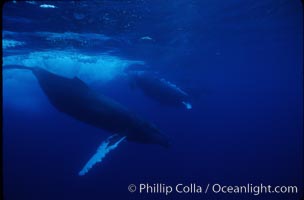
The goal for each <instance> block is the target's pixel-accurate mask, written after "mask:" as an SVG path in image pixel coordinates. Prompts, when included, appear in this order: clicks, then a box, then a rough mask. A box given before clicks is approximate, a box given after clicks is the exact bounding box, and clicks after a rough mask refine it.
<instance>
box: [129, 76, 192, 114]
mask: <svg viewBox="0 0 304 200" xmlns="http://www.w3.org/2000/svg"><path fill="white" fill-rule="evenodd" d="M128 78H129V80H130V84H131V85H132V86H133V85H135V86H137V87H138V88H140V89H141V90H142V91H143V92H144V94H146V95H147V96H149V97H151V98H153V99H155V100H156V101H158V102H160V103H162V104H165V105H169V106H176V107H181V106H184V107H185V108H186V109H188V110H190V109H192V105H191V103H190V101H189V100H190V97H189V95H188V94H187V93H186V92H185V91H183V90H182V89H180V88H179V87H177V86H176V85H175V84H173V83H171V82H169V81H167V80H166V79H164V78H159V77H158V76H156V75H155V74H154V73H151V72H146V71H130V72H128Z"/></svg>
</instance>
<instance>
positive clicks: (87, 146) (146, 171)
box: [3, 0, 303, 200]
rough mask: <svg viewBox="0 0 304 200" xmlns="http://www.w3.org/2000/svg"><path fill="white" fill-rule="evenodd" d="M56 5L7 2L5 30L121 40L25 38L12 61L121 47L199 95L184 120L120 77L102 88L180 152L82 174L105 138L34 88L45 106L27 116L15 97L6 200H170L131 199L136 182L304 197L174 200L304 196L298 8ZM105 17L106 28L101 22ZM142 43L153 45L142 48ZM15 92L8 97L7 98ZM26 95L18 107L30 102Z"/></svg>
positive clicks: (292, 2)
mask: <svg viewBox="0 0 304 200" xmlns="http://www.w3.org/2000/svg"><path fill="white" fill-rule="evenodd" d="M49 3H50V4H53V5H56V6H57V8H56V9H42V8H39V4H42V3H39V2H37V4H38V5H37V4H29V3H25V2H17V3H15V4H14V3H7V4H5V5H4V7H3V30H4V31H12V32H17V33H25V32H43V31H44V32H57V33H62V32H75V33H80V34H82V33H99V34H104V35H107V36H109V37H112V38H115V40H113V41H108V42H106V43H102V44H100V43H96V44H95V45H87V46H86V45H84V46H83V45H80V44H78V43H73V42H71V43H65V42H61V43H59V44H57V45H56V44H53V46H52V45H50V44H49V43H47V42H45V41H44V40H42V39H41V38H40V39H39V38H31V37H32V36H26V35H24V34H20V36H19V40H26V41H27V43H26V45H25V46H22V47H16V48H11V49H7V50H4V52H3V53H4V56H8V55H17V54H18V53H23V54H24V53H27V52H33V51H37V50H46V49H47V50H48V51H50V50H52V49H53V48H54V49H58V48H60V49H61V50H65V49H66V48H71V47H72V48H74V49H77V50H78V51H79V52H85V53H88V54H94V53H102V52H103V51H106V50H113V52H112V53H111V55H115V56H119V57H121V58H124V59H134V60H142V61H145V63H146V65H148V66H149V67H150V69H152V70H154V71H158V72H159V73H160V74H161V75H162V76H164V77H166V78H167V79H168V80H170V81H171V80H172V81H173V82H175V83H177V85H180V86H181V87H182V88H192V89H193V90H195V91H200V92H201V93H202V95H200V96H199V97H195V98H193V100H192V101H193V102H192V103H193V109H192V110H190V111H186V110H183V109H178V108H170V107H165V106H163V105H159V104H158V103H155V102H153V101H152V100H151V99H149V98H147V97H146V96H144V95H143V94H142V93H141V92H140V91H138V90H132V89H130V88H129V87H128V86H127V85H126V84H125V83H124V80H120V79H115V80H114V81H112V82H110V83H109V84H108V85H106V86H104V87H103V88H104V90H105V91H104V93H106V94H108V95H109V96H111V97H112V98H114V99H116V100H117V101H119V102H120V103H122V104H124V105H126V106H128V107H129V108H130V109H131V110H132V111H134V112H136V113H138V114H140V115H141V116H143V117H144V118H145V119H148V120H150V121H153V122H154V123H155V124H156V125H157V126H158V127H160V128H161V129H162V130H164V132H165V133H166V134H167V135H168V136H169V137H170V138H171V141H172V147H171V148H169V149H163V148H161V147H159V146H153V145H141V144H134V143H123V144H122V145H121V146H119V148H117V149H116V150H115V151H113V152H111V153H110V154H109V156H107V157H106V158H105V159H104V161H103V162H102V163H101V164H99V165H97V166H95V167H94V168H93V169H92V170H91V171H90V172H89V173H88V174H87V175H86V176H84V177H79V176H78V175H77V173H78V171H79V170H80V169H81V167H82V166H83V165H84V164H85V162H86V161H87V160H88V158H89V157H90V156H91V154H92V153H93V152H94V151H95V150H96V148H97V146H98V145H99V143H100V142H101V141H102V140H104V139H105V138H106V137H107V136H108V134H107V133H106V132H104V131H102V130H99V129H96V128H94V127H91V126H89V125H86V124H83V123H81V122H78V121H76V120H74V119H72V118H70V117H69V116H67V115H65V114H62V113H60V112H58V111H57V110H55V109H54V108H53V107H52V106H51V105H50V104H49V102H48V100H47V98H46V97H45V96H44V94H43V92H42V91H41V90H40V88H39V86H38V84H37V82H35V81H34V80H33V81H32V82H31V83H32V85H31V87H32V89H33V88H34V89H33V90H32V91H34V93H35V94H33V96H35V98H40V99H41V100H40V102H41V106H40V108H43V109H39V110H38V111H31V107H29V108H28V112H27V111H26V110H24V109H23V110H19V109H18V106H17V107H14V105H11V104H10V102H11V101H12V100H10V99H4V106H3V109H4V125H3V129H4V130H3V145H4V148H3V150H4V155H3V156H4V160H3V162H4V168H3V170H4V171H3V173H4V195H5V197H6V199H8V200H17V199H23V200H27V199H29V200H36V199H44V200H48V199H75V200H76V199H96V200H97V199H143V198H150V199H159V198H160V199H161V198H164V199H166V198H168V197H165V196H164V195H155V194H154V195H138V194H130V193H129V192H128V190H127V186H128V185H129V184H131V183H135V184H138V183H146V182H148V183H151V184H153V183H165V184H176V183H180V182H182V183H185V184H186V183H191V182H195V183H197V184H202V185H206V184H207V183H211V184H213V183H221V184H223V185H246V184H247V183H253V184H257V185H258V184H260V183H265V184H271V185H297V186H298V187H299V189H300V193H299V194H297V195H296V194H293V195H288V194H281V195H265V194H264V195H261V196H257V197H256V196H253V195H235V196H234V195H215V194H211V193H210V194H208V195H204V194H201V195H200V194H196V195H192V196H191V195H177V196H174V195H171V196H169V198H170V197H171V198H173V199H192V198H193V199H194V198H195V199H207V196H208V199H251V198H252V199H267V200H268V199H284V200H286V199H300V196H303V134H302V133H303V122H302V121H303V105H302V101H303V95H302V92H303V88H302V87H303V86H302V82H303V69H302V65H303V48H302V45H303V27H302V23H303V20H302V15H303V11H302V5H301V3H300V1H296V0H281V1H279V0H267V1H265V0H264V1H253V0H246V1H241V0H229V1H220V0H216V1H199V0H192V1H191V0H175V1H173V0H172V1H161V0H153V1H152V0H151V1H148V0H146V1H144V0H142V1H140V0H135V1H114V0H113V1H87V2H86V1H82V2H78V3H72V2H69V1H67V2H64V1H62V2H53V3H52V2H49ZM75 13H76V14H75ZM105 13H108V14H107V15H106V17H108V18H110V20H109V19H105V18H104V16H105ZM79 16H80V18H81V19H79ZM83 16H84V17H83ZM143 36H150V37H151V38H153V41H143V40H140V38H141V37H143ZM15 37H16V36H15ZM58 45H59V46H58ZM4 59H5V57H4ZM4 86H5V85H4ZM18 87H19V89H20V90H22V89H24V87H22V86H20V85H19V86H18V85H17V86H16V88H18ZM16 88H5V87H4V88H3V89H4V93H5V92H8V93H9V92H10V91H11V90H14V89H16ZM202 91H208V92H202ZM20 94H22V93H19V96H16V98H19V99H18V102H19V103H21V104H22V100H23V99H22V98H23V97H22V95H20ZM27 95H29V94H27Z"/></svg>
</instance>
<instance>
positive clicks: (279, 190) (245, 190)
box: [128, 183, 298, 196]
mask: <svg viewBox="0 0 304 200" xmlns="http://www.w3.org/2000/svg"><path fill="white" fill-rule="evenodd" d="M128 190H129V192H131V193H134V192H138V193H140V194H164V195H170V194H172V193H177V194H207V193H214V194H252V195H255V196H257V195H261V194H297V193H298V187H297V186H272V185H267V184H263V183H261V184H251V183H248V184H245V185H224V184H219V183H215V184H206V185H200V184H197V183H189V184H183V183H178V184H175V185H168V184H164V183H154V184H150V183H140V184H137V185H135V184H130V185H129V186H128Z"/></svg>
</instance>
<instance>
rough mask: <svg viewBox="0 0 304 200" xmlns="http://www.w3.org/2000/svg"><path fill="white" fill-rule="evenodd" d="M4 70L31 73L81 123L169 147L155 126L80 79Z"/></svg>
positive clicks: (38, 70) (39, 70) (36, 70)
mask: <svg viewBox="0 0 304 200" xmlns="http://www.w3.org/2000/svg"><path fill="white" fill-rule="evenodd" d="M3 69H26V70H30V71H32V73H33V74H34V75H35V77H36V78H37V79H38V82H39V84H40V86H41V88H42V90H43V91H44V93H45V94H46V96H47V97H48V99H49V100H50V102H51V104H52V105H53V106H54V107H55V108H57V109H58V110H59V111H61V112H63V113H66V114H68V115H69V116H71V117H73V118H75V119H77V120H79V121H82V122H85V123H87V124H90V125H92V126H94V127H97V128H100V129H103V130H105V131H108V132H109V133H112V134H119V135H121V136H126V139H127V140H129V141H134V142H138V143H145V144H159V145H162V146H165V147H168V145H169V140H168V138H167V137H166V136H165V135H164V134H163V133H162V132H161V131H160V130H159V129H158V128H157V127H156V126H155V125H154V124H152V123H149V122H147V121H145V120H143V119H142V118H140V117H139V116H137V115H136V114H134V113H132V112H131V111H129V110H128V109H127V108H125V107H124V106H122V105H121V104H119V103H118V102H116V101H114V100H113V99H110V98H108V97H106V96H104V95H102V94H99V93H97V92H95V91H93V90H92V89H90V88H89V87H88V86H87V85H86V84H85V83H84V82H83V81H81V80H80V79H79V78H77V77H75V78H66V77H63V76H59V75H56V74H54V73H51V72H49V71H47V70H45V69H42V68H39V67H26V66H19V65H7V66H3Z"/></svg>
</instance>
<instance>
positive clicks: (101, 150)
mask: <svg viewBox="0 0 304 200" xmlns="http://www.w3.org/2000/svg"><path fill="white" fill-rule="evenodd" d="M117 137H119V139H115V138H117ZM125 138H126V136H123V137H121V136H119V135H111V136H110V137H108V138H107V139H106V140H105V141H103V142H102V143H101V144H100V146H99V147H98V149H97V151H96V153H95V154H94V155H93V156H92V157H91V158H90V160H89V161H88V162H87V163H86V164H85V166H84V167H83V168H82V170H81V171H80V172H79V173H78V175H79V176H83V175H85V174H86V173H88V172H89V170H90V169H91V168H92V167H93V166H94V165H95V164H96V163H98V162H101V161H102V159H103V158H104V157H105V156H106V155H107V154H108V153H109V152H110V151H112V150H113V149H115V148H117V147H118V145H119V144H120V143H121V142H122V141H123V140H124V139H125ZM115 140H117V141H115Z"/></svg>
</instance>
